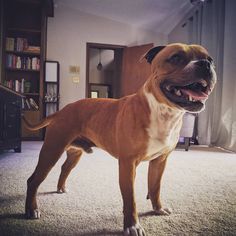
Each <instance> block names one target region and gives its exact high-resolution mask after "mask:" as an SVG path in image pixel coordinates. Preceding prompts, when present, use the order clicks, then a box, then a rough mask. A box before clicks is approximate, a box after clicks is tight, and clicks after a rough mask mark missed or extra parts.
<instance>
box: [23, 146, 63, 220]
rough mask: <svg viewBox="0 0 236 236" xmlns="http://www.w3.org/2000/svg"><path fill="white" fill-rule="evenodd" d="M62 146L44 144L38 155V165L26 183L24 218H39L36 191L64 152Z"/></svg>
mask: <svg viewBox="0 0 236 236" xmlns="http://www.w3.org/2000/svg"><path fill="white" fill-rule="evenodd" d="M64 147H65V146H63V145H61V146H60V145H55V144H54V145H53V144H52V143H50V142H46V141H45V142H44V144H43V147H42V149H41V151H40V154H39V161H38V165H37V167H36V169H35V171H34V173H33V174H32V175H31V177H30V178H29V179H28V181H27V196H26V203H25V216H26V218H28V219H38V218H40V211H39V210H38V206H37V200H36V195H37V190H38V187H39V185H40V184H41V183H42V182H43V180H44V179H45V178H46V177H47V175H48V173H49V171H50V170H51V169H52V167H53V166H54V165H55V164H56V162H57V161H58V159H59V158H60V156H61V155H62V153H63V152H64Z"/></svg>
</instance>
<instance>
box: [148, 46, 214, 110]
mask: <svg viewBox="0 0 236 236" xmlns="http://www.w3.org/2000/svg"><path fill="white" fill-rule="evenodd" d="M144 57H145V58H146V60H147V62H148V63H150V64H151V73H152V81H151V83H152V85H151V86H152V87H153V89H152V92H153V93H154V96H155V97H156V98H157V100H159V101H161V102H163V103H166V104H168V105H169V106H171V107H177V108H180V109H184V110H186V111H188V112H200V111H201V110H202V109H203V108H204V105H205V102H206V100H207V98H208V96H209V94H210V93H211V92H212V90H213V88H214V85H215V83H216V73H215V70H214V65H213V60H212V58H211V57H210V56H209V54H208V52H207V50H206V49H205V48H203V47H202V46H200V45H186V44H169V45H167V46H159V47H154V48H152V49H150V50H149V51H148V52H147V53H146V54H145V55H144Z"/></svg>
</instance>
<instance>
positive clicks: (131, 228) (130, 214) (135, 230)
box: [119, 160, 145, 236]
mask: <svg viewBox="0 0 236 236" xmlns="http://www.w3.org/2000/svg"><path fill="white" fill-rule="evenodd" d="M135 175H136V164H135V162H134V161H130V160H128V161H127V160H119V183H120V189H121V194H122V198H123V213H124V235H127V236H128V235H134V236H144V235H145V232H144V230H143V228H142V227H141V225H140V224H139V220H138V215H137V211H136V203H135V196H134V180H135Z"/></svg>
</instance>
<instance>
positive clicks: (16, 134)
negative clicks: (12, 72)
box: [0, 85, 23, 152]
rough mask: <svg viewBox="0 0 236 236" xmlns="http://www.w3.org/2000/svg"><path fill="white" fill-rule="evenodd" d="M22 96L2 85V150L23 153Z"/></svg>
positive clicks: (0, 87) (0, 95) (0, 89)
mask: <svg viewBox="0 0 236 236" xmlns="http://www.w3.org/2000/svg"><path fill="white" fill-rule="evenodd" d="M22 98H23V97H22V95H20V94H17V93H15V92H13V91H11V90H10V89H8V88H5V87H4V86H1V85H0V150H4V149H14V150H15V152H21V107H22V104H21V102H22Z"/></svg>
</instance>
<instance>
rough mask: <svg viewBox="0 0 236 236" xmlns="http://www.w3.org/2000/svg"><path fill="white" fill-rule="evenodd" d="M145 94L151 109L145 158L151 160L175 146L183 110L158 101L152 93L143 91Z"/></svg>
mask: <svg viewBox="0 0 236 236" xmlns="http://www.w3.org/2000/svg"><path fill="white" fill-rule="evenodd" d="M145 96H146V98H147V100H148V104H149V107H150V110H151V114H150V125H149V128H148V129H147V132H148V136H149V140H148V147H147V150H146V158H145V160H153V159H155V158H157V157H158V156H160V155H162V154H163V153H166V152H168V151H171V150H172V149H173V148H174V147H175V145H176V143H177V142H178V138H179V132H180V128H181V125H182V117H183V114H184V112H183V111H181V110H177V109H174V108H171V107H169V106H167V105H165V104H163V103H159V102H158V101H157V100H156V98H155V97H154V96H153V94H152V93H147V92H146V91H145Z"/></svg>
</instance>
